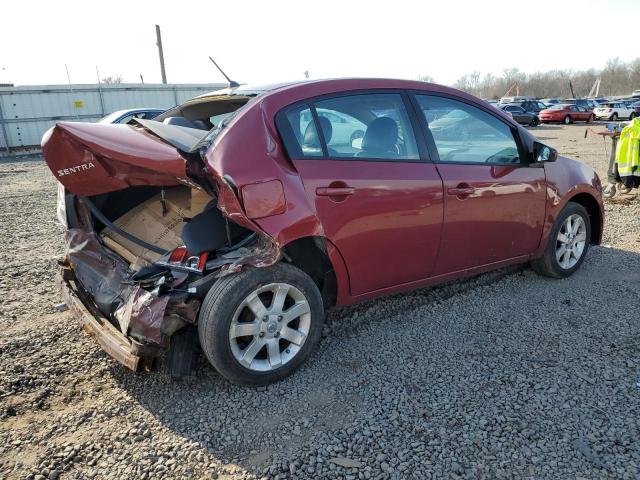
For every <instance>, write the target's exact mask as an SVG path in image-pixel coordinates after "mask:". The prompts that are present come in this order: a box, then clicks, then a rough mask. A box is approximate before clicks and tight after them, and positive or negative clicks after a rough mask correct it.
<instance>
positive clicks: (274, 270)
mask: <svg viewBox="0 0 640 480" xmlns="http://www.w3.org/2000/svg"><path fill="white" fill-rule="evenodd" d="M323 321H324V309H323V305H322V298H321V296H320V292H319V291H318V287H317V286H316V284H315V283H314V282H313V280H311V278H310V277H309V276H308V275H307V274H305V273H304V272H302V271H301V270H299V269H298V268H296V267H294V266H292V265H289V264H286V263H278V264H276V265H274V266H272V267H268V268H255V269H250V270H245V271H242V272H240V273H238V274H235V275H229V276H226V277H223V278H221V279H220V280H218V282H216V283H215V284H214V285H213V287H211V290H210V291H209V293H208V294H207V296H206V298H205V300H204V303H203V305H202V309H201V312H200V316H199V320H198V332H199V336H200V344H201V345H202V349H203V351H204V353H205V355H206V357H207V359H208V360H209V362H211V364H212V365H213V366H214V368H215V369H216V370H217V371H218V372H220V374H222V375H223V376H224V377H225V378H227V379H228V380H230V381H232V382H235V383H240V384H245V385H265V384H268V383H273V382H276V381H278V380H281V379H283V378H284V377H286V376H288V375H290V374H291V373H292V372H293V371H294V370H296V369H297V368H298V367H299V366H300V365H301V364H302V362H304V361H305V360H306V359H307V358H308V357H309V355H310V354H311V352H312V351H313V349H314V347H315V346H316V345H317V344H318V342H319V340H320V334H321V332H322V324H323Z"/></svg>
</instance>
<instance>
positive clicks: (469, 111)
mask: <svg viewBox="0 0 640 480" xmlns="http://www.w3.org/2000/svg"><path fill="white" fill-rule="evenodd" d="M415 100H416V103H417V106H418V109H419V110H420V112H422V114H423V125H424V127H425V129H426V133H427V137H428V143H429V147H430V149H431V150H430V156H431V158H434V159H435V160H436V161H437V167H438V172H439V173H440V175H441V177H442V180H443V184H444V193H445V195H444V198H445V210H444V224H443V230H442V241H441V246H440V253H439V255H438V260H437V263H436V267H435V269H434V272H433V273H434V275H438V274H444V273H450V272H454V271H460V270H466V269H469V268H474V267H479V266H483V265H489V264H492V263H495V262H499V261H502V260H508V259H512V258H516V257H521V256H523V255H528V254H530V253H532V252H533V251H534V250H535V249H536V248H537V247H538V245H539V243H540V238H541V235H542V226H543V224H544V214H545V203H546V188H545V185H546V181H545V173H544V168H541V167H540V166H529V165H528V163H526V162H525V161H524V160H525V158H526V154H525V152H524V151H523V149H522V147H521V145H520V142H519V138H518V135H517V129H515V128H513V127H512V126H511V125H510V124H509V123H507V122H505V121H504V120H503V119H501V118H499V117H498V116H495V115H493V114H492V113H490V112H489V111H488V110H484V109H481V108H479V107H478V106H475V105H473V104H471V103H467V102H464V101H462V100H460V99H455V98H452V97H445V96H435V95H423V94H416V95H415ZM446 118H456V119H457V120H458V121H457V122H455V123H451V122H444V121H443V119H446Z"/></svg>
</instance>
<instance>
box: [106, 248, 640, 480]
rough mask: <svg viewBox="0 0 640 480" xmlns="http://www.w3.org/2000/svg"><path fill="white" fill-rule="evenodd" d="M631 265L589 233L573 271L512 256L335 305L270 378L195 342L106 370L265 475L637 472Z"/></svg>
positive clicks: (636, 342) (229, 459)
mask: <svg viewBox="0 0 640 480" xmlns="http://www.w3.org/2000/svg"><path fill="white" fill-rule="evenodd" d="M634 266H635V267H634ZM638 266H640V254H638V253H634V252H629V251H624V250H619V249H614V248H605V247H596V248H592V250H591V251H590V253H589V256H588V258H587V260H586V262H585V264H584V265H583V268H582V269H581V270H580V271H578V272H577V273H576V274H575V275H574V276H573V277H571V278H569V279H563V280H552V279H548V278H543V277H539V276H537V275H536V274H534V273H533V272H532V271H531V270H529V269H523V268H515V269H508V270H501V271H498V272H493V273H489V274H485V275H481V276H479V277H475V278H472V279H469V280H465V281H462V282H457V283H451V284H447V285H444V286H439V287H434V288H428V289H424V290H419V291H416V292H411V293H408V294H403V295H395V296H392V297H387V298H383V299H380V300H376V301H371V302H367V303H364V304H360V305H356V306H351V307H347V308H342V309H336V310H333V311H331V312H330V313H329V315H328V321H327V326H326V327H325V335H324V338H323V340H322V342H321V345H320V347H319V349H318V351H316V353H315V355H314V356H313V357H312V358H311V359H310V360H309V361H308V362H307V364H306V365H304V366H303V367H302V368H301V369H300V370H299V371H298V372H297V373H296V374H294V375H293V376H292V377H290V378H288V379H285V380H284V381H282V382H280V383H277V384H274V385H271V386H268V387H262V388H248V387H241V386H236V385H232V384H230V383H229V382H227V381H225V380H224V379H223V378H222V377H221V376H219V375H218V374H217V373H216V372H215V371H214V370H213V368H211V367H210V366H209V365H208V364H207V363H206V361H205V360H204V359H202V358H201V359H200V361H199V363H198V367H197V369H196V372H195V375H194V376H192V377H190V378H187V379H183V380H180V381H171V380H170V379H168V378H167V377H166V376H164V375H162V374H159V373H152V374H131V373H130V372H127V371H125V370H124V369H123V368H120V367H118V366H115V365H114V366H113V367H112V368H111V375H113V377H114V378H115V379H116V381H117V383H118V384H119V385H120V387H121V388H122V389H124V390H125V391H126V394H127V395H128V396H130V397H132V398H133V399H135V401H136V402H138V403H139V404H140V405H141V406H142V407H143V408H144V409H145V410H146V411H148V412H149V413H151V415H152V416H153V417H154V418H155V419H156V420H157V421H158V422H159V423H160V424H161V425H162V427H163V428H166V429H168V430H170V431H171V432H173V433H175V434H177V435H179V436H181V437H184V438H185V439H187V440H188V441H190V442H193V443H194V444H196V445H197V446H198V447H199V448H203V449H204V450H205V451H206V452H207V453H208V454H210V455H211V456H212V457H214V458H216V459H217V461H219V462H221V463H224V464H229V463H231V464H235V465H236V466H237V467H238V468H240V469H241V470H243V471H244V470H246V471H249V472H253V473H256V474H260V475H275V474H283V472H284V473H286V474H291V473H292V471H297V472H299V474H300V475H301V476H302V477H308V478H313V477H316V476H324V475H326V474H328V473H332V474H336V473H341V474H344V475H346V474H355V475H356V477H357V474H358V472H362V471H363V469H368V471H370V472H371V475H372V476H374V475H378V474H382V473H384V472H390V471H396V472H397V473H399V472H408V470H406V469H407V468H410V469H411V471H412V472H413V473H412V474H415V475H418V476H421V474H426V473H427V472H432V473H435V474H436V475H440V474H442V475H446V474H447V473H450V472H457V471H458V470H459V473H460V475H463V474H464V473H465V472H474V473H475V474H476V476H480V477H483V476H484V477H486V476H489V477H493V478H495V477H496V476H500V473H499V472H500V471H502V472H503V473H507V474H511V475H516V474H517V475H518V476H530V477H531V478H560V477H564V478H568V477H569V476H570V477H575V476H576V475H577V476H581V475H584V476H587V477H591V476H596V477H602V476H610V475H612V474H616V473H618V474H619V473H620V472H622V473H626V472H629V473H631V472H633V471H635V470H633V469H634V468H636V467H637V465H638V461H640V447H639V446H638V443H637V442H635V441H634V439H635V438H637V436H636V434H637V431H638V428H640V421H639V420H638V418H639V417H640V415H639V414H640V395H639V394H638V390H637V388H636V387H635V381H636V379H637V375H638V374H639V373H640V364H639V362H638V358H640V325H639V323H640V322H638V320H637V318H638V317H637V305H638V302H639V300H640V295H639V294H638V291H639V289H638V288H637V286H638V285H640V271H639V270H638ZM625 295H626V299H625V301H624V302H620V299H621V296H623V297H624V296H625ZM628 302H630V303H628ZM631 305H633V307H631ZM332 459H333V460H332ZM336 459H338V460H336ZM340 459H347V460H346V463H345V462H343V463H345V465H347V466H346V467H344V466H339V463H340V462H342V461H343V460H340ZM634 465H635V467H634ZM389 468H390V469H391V470H389ZM403 468H404V470H403ZM394 469H395V470H394ZM402 475H403V474H401V475H400V477H402ZM283 478H284V477H283ZM367 478H368V476H367Z"/></svg>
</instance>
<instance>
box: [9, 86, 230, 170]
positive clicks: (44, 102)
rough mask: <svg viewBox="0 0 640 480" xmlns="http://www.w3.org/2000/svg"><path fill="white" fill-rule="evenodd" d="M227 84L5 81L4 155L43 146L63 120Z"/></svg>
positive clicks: (178, 99)
mask: <svg viewBox="0 0 640 480" xmlns="http://www.w3.org/2000/svg"><path fill="white" fill-rule="evenodd" d="M224 87H226V84H217V83H209V84H169V85H151V84H144V85H143V84H140V85H138V84H118V85H101V86H98V85H71V86H68V85H42V86H24V87H0V158H6V157H13V156H17V155H21V154H26V153H33V152H34V151H35V152H37V151H38V150H39V147H40V139H41V138H42V135H43V134H44V132H46V131H47V130H48V129H49V128H50V127H52V126H53V125H55V123H56V122H57V121H60V120H67V121H83V122H94V121H96V120H99V119H100V118H102V117H104V116H105V115H108V114H109V113H111V112H114V111H116V110H122V109H125V108H138V107H149V108H162V109H167V108H169V107H172V106H174V105H177V104H179V103H182V102H184V101H185V100H188V99H190V98H193V97H196V96H198V95H202V94H203V93H206V92H211V91H213V90H217V89H219V88H224Z"/></svg>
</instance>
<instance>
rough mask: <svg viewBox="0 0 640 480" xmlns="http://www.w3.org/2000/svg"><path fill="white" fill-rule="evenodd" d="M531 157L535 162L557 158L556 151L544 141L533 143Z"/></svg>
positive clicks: (551, 160)
mask: <svg viewBox="0 0 640 480" xmlns="http://www.w3.org/2000/svg"><path fill="white" fill-rule="evenodd" d="M533 158H534V159H535V161H536V163H544V162H555V161H556V159H557V158H558V151H557V150H556V149H555V148H551V147H549V146H548V145H545V144H544V143H540V142H535V143H534V144H533Z"/></svg>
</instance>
